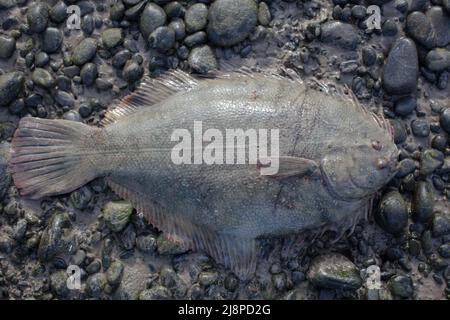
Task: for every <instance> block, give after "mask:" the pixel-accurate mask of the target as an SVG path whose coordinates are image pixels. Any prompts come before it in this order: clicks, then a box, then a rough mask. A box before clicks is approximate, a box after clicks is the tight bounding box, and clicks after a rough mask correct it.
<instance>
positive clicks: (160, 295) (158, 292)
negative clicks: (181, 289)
mask: <svg viewBox="0 0 450 320" xmlns="http://www.w3.org/2000/svg"><path fill="white" fill-rule="evenodd" d="M171 296H172V294H171V293H170V291H169V289H167V288H166V287H163V286H159V285H157V286H154V287H152V288H151V289H146V290H144V291H142V292H141V293H140V294H139V300H167V299H170V298H171Z"/></svg>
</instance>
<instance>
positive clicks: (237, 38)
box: [207, 0, 258, 47]
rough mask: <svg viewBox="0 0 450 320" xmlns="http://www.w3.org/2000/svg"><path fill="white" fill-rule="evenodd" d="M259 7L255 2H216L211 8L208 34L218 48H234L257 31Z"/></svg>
mask: <svg viewBox="0 0 450 320" xmlns="http://www.w3.org/2000/svg"><path fill="white" fill-rule="evenodd" d="M257 19H258V6H257V4H256V2H255V1H254V0H216V1H214V2H213V4H212V5H211V6H210V7H209V14H208V27H207V33H208V37H209V40H210V41H211V42H212V43H213V44H215V45H218V46H223V47H229V46H233V45H235V44H237V43H239V42H241V41H242V40H244V39H245V38H247V37H248V36H249V35H250V33H251V32H252V31H253V30H254V29H255V27H256V22H257Z"/></svg>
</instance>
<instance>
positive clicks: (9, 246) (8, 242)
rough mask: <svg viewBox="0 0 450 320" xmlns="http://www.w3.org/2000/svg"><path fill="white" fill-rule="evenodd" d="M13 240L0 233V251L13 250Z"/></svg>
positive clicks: (9, 251) (7, 251) (8, 251)
mask: <svg viewBox="0 0 450 320" xmlns="http://www.w3.org/2000/svg"><path fill="white" fill-rule="evenodd" d="M13 247H14V240H13V239H11V237H10V236H8V235H6V234H2V233H0V252H2V253H6V254H9V253H11V251H12V250H13Z"/></svg>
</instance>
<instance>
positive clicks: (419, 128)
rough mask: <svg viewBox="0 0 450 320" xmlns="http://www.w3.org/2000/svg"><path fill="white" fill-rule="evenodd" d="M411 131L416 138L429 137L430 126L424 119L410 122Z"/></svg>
mask: <svg viewBox="0 0 450 320" xmlns="http://www.w3.org/2000/svg"><path fill="white" fill-rule="evenodd" d="M411 130H412V132H413V134H414V135H415V136H416V137H428V136H429V135H430V126H429V125H428V122H427V120H425V119H415V120H413V121H411Z"/></svg>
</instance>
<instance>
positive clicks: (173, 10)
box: [164, 1, 186, 19]
mask: <svg viewBox="0 0 450 320" xmlns="http://www.w3.org/2000/svg"><path fill="white" fill-rule="evenodd" d="M164 11H165V12H166V14H167V16H168V17H169V18H172V19H173V18H180V17H183V16H184V14H185V13H186V10H185V8H184V7H183V5H182V4H181V3H179V2H178V1H172V2H169V3H168V4H166V5H165V6H164Z"/></svg>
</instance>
